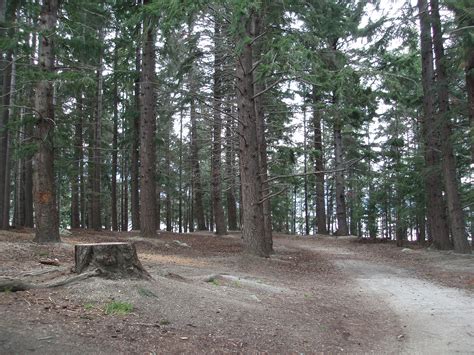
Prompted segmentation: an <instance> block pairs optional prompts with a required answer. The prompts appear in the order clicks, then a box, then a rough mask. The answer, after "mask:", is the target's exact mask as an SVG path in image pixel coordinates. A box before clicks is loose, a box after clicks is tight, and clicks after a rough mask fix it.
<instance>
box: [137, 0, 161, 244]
mask: <svg viewBox="0 0 474 355" xmlns="http://www.w3.org/2000/svg"><path fill="white" fill-rule="evenodd" d="M148 2H149V0H145V1H144V5H146V4H147V3H148ZM145 21H146V22H145V23H144V25H143V37H144V42H143V55H142V60H143V62H142V75H141V87H140V89H141V90H140V98H141V100H140V163H141V164H140V185H141V193H140V234H141V235H142V236H143V237H154V236H156V226H157V223H156V180H155V165H156V147H155V135H156V113H155V111H156V110H155V102H156V100H155V95H154V85H153V82H154V79H155V46H154V43H155V33H154V32H155V29H154V26H153V22H152V20H151V18H146V20H145Z"/></svg>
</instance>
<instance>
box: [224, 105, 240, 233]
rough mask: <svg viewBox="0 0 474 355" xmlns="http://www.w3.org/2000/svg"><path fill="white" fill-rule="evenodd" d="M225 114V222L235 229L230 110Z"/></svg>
mask: <svg viewBox="0 0 474 355" xmlns="http://www.w3.org/2000/svg"><path fill="white" fill-rule="evenodd" d="M226 113H228V114H229V115H228V116H227V120H226V128H225V141H226V146H225V176H226V181H227V187H226V203H227V224H228V226H229V229H230V230H237V229H238V225H237V201H236V198H235V169H234V163H235V149H234V138H233V136H232V117H231V116H230V110H226Z"/></svg>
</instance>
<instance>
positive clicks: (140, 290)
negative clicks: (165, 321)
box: [138, 287, 158, 298]
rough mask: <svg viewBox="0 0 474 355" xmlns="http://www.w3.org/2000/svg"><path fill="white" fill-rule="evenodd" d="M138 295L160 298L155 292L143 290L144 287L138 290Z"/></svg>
mask: <svg viewBox="0 0 474 355" xmlns="http://www.w3.org/2000/svg"><path fill="white" fill-rule="evenodd" d="M138 294H139V295H140V296H144V297H154V298H158V296H157V295H155V294H154V293H153V291H150V290H148V289H146V288H143V287H139V288H138Z"/></svg>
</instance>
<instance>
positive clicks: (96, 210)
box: [90, 29, 104, 231]
mask: <svg viewBox="0 0 474 355" xmlns="http://www.w3.org/2000/svg"><path fill="white" fill-rule="evenodd" d="M103 37H104V35H103V30H102V29H100V30H99V40H100V41H102V40H103ZM102 70H103V49H101V52H100V54H99V68H98V69H97V74H96V77H97V101H96V109H95V120H94V124H93V127H92V144H93V146H92V177H91V178H92V186H91V187H92V191H91V216H90V227H91V228H92V229H94V230H96V231H98V230H101V229H102V218H101V214H102V210H101V171H102V169H101V166H102V159H101V143H102V114H103V90H102V86H103V76H102Z"/></svg>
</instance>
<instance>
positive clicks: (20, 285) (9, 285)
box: [0, 271, 99, 292]
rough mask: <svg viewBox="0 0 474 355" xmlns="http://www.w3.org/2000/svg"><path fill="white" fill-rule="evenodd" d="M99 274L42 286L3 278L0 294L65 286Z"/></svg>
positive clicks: (95, 272)
mask: <svg viewBox="0 0 474 355" xmlns="http://www.w3.org/2000/svg"><path fill="white" fill-rule="evenodd" d="M98 275H99V273H98V272H97V271H91V272H86V273H83V274H80V275H76V276H72V277H68V278H66V279H63V280H59V281H55V282H48V283H43V284H33V283H29V282H25V281H23V280H20V279H12V278H3V279H0V292H17V291H27V290H31V289H40V288H54V287H60V286H65V285H68V284H71V283H74V282H79V281H83V280H85V279H87V278H89V277H93V276H98Z"/></svg>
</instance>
